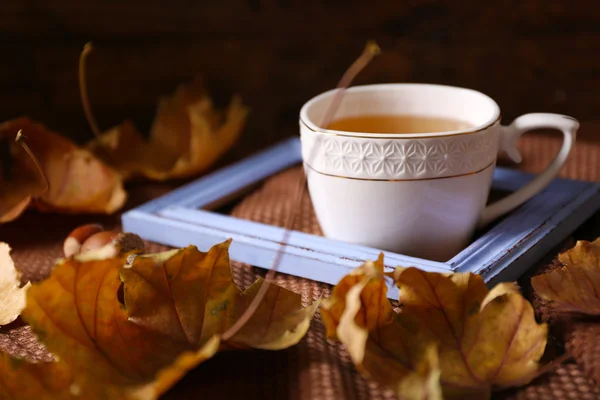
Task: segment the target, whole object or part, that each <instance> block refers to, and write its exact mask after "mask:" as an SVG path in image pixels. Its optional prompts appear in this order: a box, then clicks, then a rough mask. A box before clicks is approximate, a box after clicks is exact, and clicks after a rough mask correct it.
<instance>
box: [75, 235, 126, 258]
mask: <svg viewBox="0 0 600 400" xmlns="http://www.w3.org/2000/svg"><path fill="white" fill-rule="evenodd" d="M117 234H118V233H117V232H114V231H113V232H111V231H102V232H98V233H95V234H93V235H92V236H90V237H88V238H87V239H86V240H85V242H83V243H82V244H81V249H80V250H79V252H80V253H87V252H88V251H91V250H98V249H100V248H102V247H104V246H106V245H107V244H109V243H111V242H112V241H113V239H114V238H115V236H117Z"/></svg>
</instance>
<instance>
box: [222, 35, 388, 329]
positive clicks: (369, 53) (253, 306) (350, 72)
mask: <svg viewBox="0 0 600 400" xmlns="http://www.w3.org/2000/svg"><path fill="white" fill-rule="evenodd" d="M379 53H381V49H380V48H379V46H378V45H377V44H376V43H375V42H373V41H369V42H367V45H366V46H365V49H364V51H363V53H362V54H361V55H360V56H359V57H358V59H356V61H354V63H353V64H352V65H351V66H350V67H349V68H348V69H347V70H346V72H345V73H344V75H343V76H342V78H341V79H340V81H339V83H338V86H337V88H338V89H340V90H339V91H338V92H337V93H336V94H335V95H334V97H333V99H332V102H331V103H330V104H329V107H328V109H327V111H326V113H325V118H324V119H323V121H322V124H321V127H323V128H326V127H327V125H328V124H329V122H330V121H331V118H333V116H334V115H335V112H336V111H337V107H338V106H339V103H340V101H341V97H342V96H343V94H344V92H345V89H346V88H347V87H348V86H349V85H350V84H351V83H352V81H353V80H354V78H355V77H356V75H358V73H359V72H360V71H362V70H363V69H364V68H365V67H366V66H367V65H368V64H369V62H370V61H371V60H372V59H373V57H374V56H376V55H377V54H379ZM324 124H326V125H324ZM305 189H306V174H305V173H304V171H302V172H301V173H300V177H299V178H298V181H297V183H296V193H295V195H294V208H293V209H292V212H291V213H290V214H289V215H288V218H287V220H286V223H285V225H284V232H283V238H282V240H281V242H280V246H279V249H278V250H277V253H275V258H274V259H273V263H272V265H271V269H270V270H269V272H267V275H266V276H265V281H264V282H263V284H262V285H261V286H260V288H259V289H258V292H257V293H256V296H255V297H254V298H253V299H252V302H251V303H250V305H249V306H248V308H247V309H246V311H244V313H243V314H242V315H241V316H240V318H239V319H238V320H237V321H236V322H235V323H234V324H233V325H232V326H231V327H230V328H229V329H228V330H227V331H225V333H223V334H222V335H221V338H222V340H223V341H228V340H230V339H231V338H232V337H233V336H235V335H236V334H237V333H238V332H239V331H240V329H242V328H243V327H244V325H246V323H247V322H248V321H249V320H250V318H252V316H253V315H254V313H255V312H256V310H257V309H258V306H259V305H260V302H261V301H262V300H263V298H264V297H265V295H266V294H267V290H269V287H270V286H271V281H273V278H274V277H275V273H276V272H277V270H278V269H279V263H280V262H281V257H282V256H283V249H284V247H285V246H286V245H287V242H288V240H289V237H290V234H291V233H292V228H293V227H294V223H295V222H296V218H297V217H298V213H299V210H300V206H301V204H302V199H303V197H304V191H305Z"/></svg>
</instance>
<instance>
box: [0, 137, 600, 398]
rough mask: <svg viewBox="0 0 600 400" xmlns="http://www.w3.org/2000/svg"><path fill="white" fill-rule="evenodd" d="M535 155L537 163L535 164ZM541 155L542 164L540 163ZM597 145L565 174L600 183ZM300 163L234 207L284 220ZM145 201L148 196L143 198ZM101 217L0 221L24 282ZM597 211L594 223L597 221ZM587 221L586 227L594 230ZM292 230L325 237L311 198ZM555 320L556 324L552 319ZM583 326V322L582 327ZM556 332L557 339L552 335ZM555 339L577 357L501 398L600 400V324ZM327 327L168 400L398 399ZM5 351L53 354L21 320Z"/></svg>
mask: <svg viewBox="0 0 600 400" xmlns="http://www.w3.org/2000/svg"><path fill="white" fill-rule="evenodd" d="M558 146H559V141H558V140H554V139H548V138H544V137H541V138H540V137H531V138H527V139H526V140H523V141H522V144H521V149H522V152H523V154H524V157H525V160H528V161H526V162H525V163H524V165H523V169H524V170H528V171H539V170H541V169H542V168H543V165H545V164H547V163H548V162H549V160H550V159H551V158H552V157H553V156H554V154H555V153H556V149H557V148H558ZM529 160H532V161H529ZM533 160H535V162H534V161H533ZM598 160H600V143H595V142H594V143H588V144H587V145H585V143H579V144H578V145H577V146H576V149H575V151H574V153H573V156H572V158H571V159H570V161H569V164H568V165H567V167H566V168H565V169H564V170H563V171H562V172H561V176H565V177H571V178H577V179H585V180H600V168H598V165H599V163H598ZM299 172H300V170H299V169H298V168H292V169H290V170H288V171H285V172H283V173H281V174H279V175H277V176H275V177H273V178H271V179H269V180H268V181H267V182H266V183H265V184H264V185H263V186H262V187H261V188H260V189H258V190H256V191H255V192H253V193H252V194H250V195H249V196H247V197H246V198H245V199H244V200H243V201H242V202H241V203H239V204H238V205H237V206H236V207H235V208H234V209H233V211H232V214H233V215H235V216H238V217H241V218H246V219H250V220H255V221H260V222H263V223H268V224H273V225H279V226H282V225H283V223H284V221H285V217H286V216H287V215H288V214H289V213H290V212H291V211H292V210H293V207H294V204H293V199H292V194H293V192H294V190H295V187H294V185H295V183H296V177H297V174H298V173H299ZM142 197H143V196H142ZM91 221H99V222H102V223H104V224H105V225H106V227H107V228H109V229H110V228H113V227H117V228H118V227H119V223H118V218H117V217H116V216H115V217H104V218H97V217H85V216H80V217H72V216H58V215H47V214H38V213H35V212H28V213H27V214H26V215H24V216H23V217H22V218H20V219H19V220H18V221H16V222H14V223H11V224H7V225H4V226H2V225H0V240H2V241H7V242H8V243H9V244H10V245H11V247H12V248H13V257H14V259H15V262H16V265H17V267H18V268H19V269H21V270H22V271H24V279H33V280H37V279H41V278H43V277H44V276H46V275H47V273H48V272H49V270H50V268H51V266H52V265H53V262H54V260H55V259H56V258H57V257H60V256H61V251H62V249H61V246H62V241H63V239H64V238H65V236H66V235H67V234H68V232H69V231H70V230H71V229H73V228H74V227H76V226H78V225H80V224H82V223H89V222H91ZM598 221H600V218H599V217H598V216H596V217H594V219H593V220H592V222H590V223H588V224H587V225H588V226H587V228H589V227H591V228H592V229H595V228H596V227H598V226H599V224H598ZM587 228H586V227H584V234H585V232H589V230H587V231H586V230H585V229H587ZM295 229H298V230H301V231H304V232H309V233H314V234H321V233H320V229H319V225H318V223H317V220H316V218H315V216H314V213H313V211H312V206H311V204H310V200H309V198H308V196H307V195H306V196H305V197H304V199H303V202H302V206H301V210H300V218H298V223H297V225H296V226H295ZM162 249H165V247H164V246H161V245H158V244H154V243H148V250H149V251H160V250H162ZM551 261H552V257H551V256H550V257H549V258H548V259H547V260H545V261H544V262H542V263H540V265H539V266H537V267H536V268H534V269H532V270H533V271H537V272H539V271H542V270H545V269H548V268H552V265H553V264H552V262H551ZM232 269H233V275H234V279H235V281H236V283H237V284H238V285H240V286H241V287H247V286H248V285H250V284H251V283H252V282H253V281H254V280H255V279H256V277H257V276H259V275H264V270H261V269H258V268H253V267H251V266H248V265H244V264H240V263H233V265H232ZM277 283H278V284H280V285H282V286H284V287H287V288H289V289H291V290H293V291H295V292H297V293H300V294H301V295H302V298H303V301H304V302H305V303H306V304H308V303H311V302H312V301H314V300H315V299H317V298H319V297H321V296H323V297H327V296H329V295H330V293H331V292H330V290H331V287H330V286H329V285H326V284H322V283H317V282H313V281H310V280H307V279H302V278H296V277H293V276H288V275H284V274H279V275H278V276H277ZM520 284H521V286H522V287H523V289H524V291H525V293H526V294H528V295H529V297H530V298H531V299H532V300H533V301H534V306H535V308H536V312H537V315H538V317H539V318H540V319H542V320H548V321H550V322H553V321H554V320H553V315H552V312H551V310H550V309H548V307H547V305H546V304H544V303H543V302H541V301H540V300H539V299H535V298H534V297H533V296H532V295H531V290H530V288H529V287H528V279H527V277H524V278H523V279H521V281H520ZM553 323H554V322H553ZM578 327H581V328H578ZM554 331H555V330H554V329H553V335H554V334H555V333H554ZM557 331H558V333H556V335H557V336H556V337H554V336H553V337H552V339H551V342H552V344H551V346H552V347H553V348H556V349H557V350H556V351H557V353H558V352H560V351H561V350H562V349H561V346H562V344H563V343H567V345H566V347H567V349H569V351H571V352H572V353H573V354H574V355H575V359H576V361H577V362H575V361H573V360H570V361H568V362H566V363H564V364H563V365H561V366H560V367H558V368H557V369H556V370H554V371H553V372H551V373H549V374H546V375H544V376H543V377H541V378H539V379H537V380H536V381H535V382H533V383H532V384H530V385H528V386H527V387H526V388H518V389H512V390H507V391H504V392H500V393H496V394H495V395H494V397H495V398H502V399H528V400H529V399H531V400H534V399H548V400H549V399H596V398H600V388H599V387H598V386H597V385H596V384H594V382H593V381H592V380H591V379H590V377H591V376H594V375H593V374H596V373H597V372H596V371H598V362H597V360H600V353H598V352H597V351H595V350H596V349H597V347H598V346H599V344H598V343H600V342H599V341H597V340H595V338H597V337H598V329H596V328H594V327H592V328H590V327H589V326H588V325H586V324H585V323H580V324H579V325H576V324H568V325H566V326H565V325H563V326H562V328H561V329H558V330H557ZM324 333H325V332H324V327H323V325H322V323H321V318H320V315H319V314H318V313H317V315H316V316H315V319H314V320H313V322H312V324H311V328H310V330H309V332H308V334H307V336H306V337H305V338H304V339H303V340H302V341H301V342H300V343H299V344H298V345H297V346H294V347H292V348H290V349H287V350H284V351H278V352H268V351H238V352H225V353H220V354H218V355H217V356H216V357H215V358H214V359H212V360H210V361H209V362H207V363H205V364H203V365H201V366H199V367H198V368H197V369H195V370H194V371H192V372H191V373H190V374H188V375H187V376H186V377H185V378H184V379H183V381H182V382H180V383H179V384H178V385H176V386H175V387H174V388H173V389H172V390H171V391H170V392H169V393H167V394H166V395H165V398H167V399H188V398H208V399H212V398H233V397H235V396H240V397H242V396H243V397H244V398H260V399H284V398H291V399H334V398H335V399H388V398H389V399H394V398H395V396H394V395H393V393H392V392H391V391H390V390H388V389H386V388H385V387H382V386H381V385H378V384H376V383H374V382H371V381H368V380H366V379H364V378H362V377H361V376H360V375H359V374H358V373H357V372H356V370H355V368H354V366H353V364H352V362H351V361H350V359H349V357H348V355H347V353H346V352H345V350H344V349H343V348H342V346H340V345H339V344H336V343H330V342H328V341H327V340H326V339H325V335H324ZM0 350H3V351H7V352H9V353H11V354H13V355H16V356H20V357H24V358H26V359H30V360H36V361H42V360H49V359H51V358H50V355H49V354H48V353H47V352H45V350H44V349H43V347H42V346H40V345H39V344H38V343H37V341H36V340H35V337H33V335H31V333H30V331H29V329H28V327H26V326H22V324H20V323H19V322H16V323H14V324H12V325H11V326H8V327H5V328H3V329H0Z"/></svg>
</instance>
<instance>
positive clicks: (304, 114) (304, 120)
mask: <svg viewBox="0 0 600 400" xmlns="http://www.w3.org/2000/svg"><path fill="white" fill-rule="evenodd" d="M409 87H415V88H417V87H421V88H422V87H438V88H445V89H452V90H458V91H464V92H470V93H473V94H476V95H479V96H482V97H483V98H484V99H485V100H486V101H488V102H490V103H491V104H492V106H493V108H494V112H493V114H492V116H491V117H490V118H489V119H488V120H487V121H486V122H484V123H482V124H479V125H476V126H474V127H471V128H468V129H462V130H454V131H445V132H430V133H373V132H348V131H339V130H334V129H323V128H321V127H319V126H318V125H316V124H315V123H313V122H312V121H311V120H310V119H309V118H308V109H309V108H310V107H311V106H312V105H313V104H314V103H316V102H318V101H319V100H322V99H323V98H324V97H328V96H331V95H333V94H334V93H335V92H337V91H338V90H341V89H338V88H335V89H330V90H328V91H326V92H323V93H320V94H318V95H316V96H314V97H313V98H311V99H310V100H308V101H307V102H306V103H304V105H303V106H302V108H301V109H300V123H301V124H303V125H304V126H306V128H307V129H309V130H310V131H312V132H314V133H320V134H326V135H334V136H347V137H355V138H369V139H373V138H378V139H407V138H415V137H418V138H431V137H445V136H457V135H466V134H472V133H476V132H480V131H483V130H486V129H488V128H489V127H491V126H493V125H495V124H497V123H499V122H500V119H501V118H502V116H501V113H500V106H499V105H498V103H496V101H495V100H494V99H492V98H491V97H490V96H488V95H486V94H485V93H482V92H480V91H477V90H474V89H469V88H465V87H460V86H451V85H441V84H434V83H375V84H368V85H357V86H351V87H349V88H347V89H346V90H347V92H352V93H360V92H367V91H372V90H397V89H398V88H409Z"/></svg>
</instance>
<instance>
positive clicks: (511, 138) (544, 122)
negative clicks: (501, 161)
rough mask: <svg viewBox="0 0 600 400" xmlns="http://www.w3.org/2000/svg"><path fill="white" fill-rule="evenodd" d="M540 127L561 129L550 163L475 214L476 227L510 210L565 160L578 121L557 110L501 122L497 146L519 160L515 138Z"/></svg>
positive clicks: (537, 189)
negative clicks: (500, 198) (537, 173)
mask: <svg viewBox="0 0 600 400" xmlns="http://www.w3.org/2000/svg"><path fill="white" fill-rule="evenodd" d="M540 128H551V129H558V130H560V131H562V133H563V144H562V147H561V149H560V151H559V152H558V154H557V155H556V157H555V158H554V160H552V162H551V163H550V165H548V167H547V168H546V169H545V170H544V171H542V172H541V173H540V174H539V175H538V176H536V177H535V178H534V179H533V180H532V181H531V182H529V183H528V184H527V185H525V186H524V187H522V188H521V189H519V190H517V191H516V192H514V193H512V194H511V195H509V196H507V197H505V198H503V199H502V200H499V201H497V202H495V203H493V204H491V205H489V206H488V207H486V208H485V210H483V213H482V215H481V217H480V218H479V221H478V227H483V226H485V225H487V224H488V223H490V222H492V221H493V220H495V219H496V218H498V217H500V216H501V215H503V214H505V213H507V212H509V211H511V210H513V209H514V208H516V207H518V206H520V205H521V204H523V203H524V202H526V201H527V200H529V199H530V198H532V197H533V196H535V195H536V194H537V193H539V192H540V191H541V190H543V189H544V188H545V187H546V186H547V185H548V184H549V183H550V182H551V181H552V180H553V179H554V177H555V176H556V175H557V174H558V172H559V171H560V169H561V168H562V166H563V165H564V163H565V161H567V158H568V157H569V153H570V152H571V149H572V148H573V144H574V142H575V138H576V136H577V130H578V129H579V122H578V121H577V120H576V119H575V118H572V117H569V116H567V115H561V114H549V113H532V114H525V115H521V116H520V117H518V118H517V119H515V120H514V121H513V122H512V124H510V125H508V126H502V127H501V129H502V131H501V133H500V150H504V151H506V153H507V154H508V156H509V157H510V158H511V159H512V160H513V161H514V162H517V163H520V162H521V160H522V157H521V154H520V153H519V150H518V149H517V142H518V141H519V138H520V137H521V135H523V134H524V133H525V132H527V131H530V130H532V129H540Z"/></svg>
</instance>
